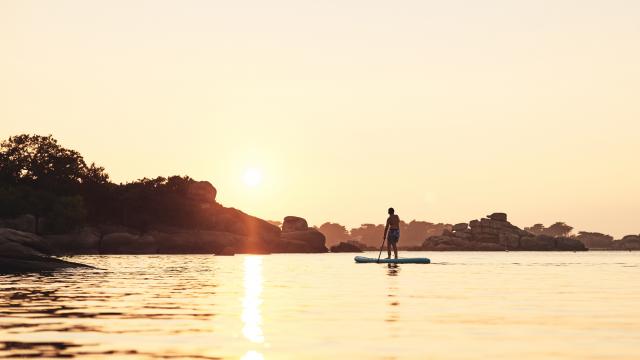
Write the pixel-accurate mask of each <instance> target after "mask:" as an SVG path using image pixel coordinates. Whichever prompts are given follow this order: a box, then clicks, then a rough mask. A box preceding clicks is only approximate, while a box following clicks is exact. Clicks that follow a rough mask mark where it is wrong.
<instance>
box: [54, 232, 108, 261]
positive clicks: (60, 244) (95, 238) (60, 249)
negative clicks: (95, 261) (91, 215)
mask: <svg viewBox="0 0 640 360" xmlns="http://www.w3.org/2000/svg"><path fill="white" fill-rule="evenodd" d="M101 237H102V235H101V233H100V231H98V229H96V228H92V227H85V228H82V229H80V230H77V231H74V232H71V233H68V234H62V235H48V236H45V239H46V240H47V241H48V243H49V245H50V246H51V248H52V249H53V252H54V253H56V254H87V255H94V254H99V253H100V238H101Z"/></svg>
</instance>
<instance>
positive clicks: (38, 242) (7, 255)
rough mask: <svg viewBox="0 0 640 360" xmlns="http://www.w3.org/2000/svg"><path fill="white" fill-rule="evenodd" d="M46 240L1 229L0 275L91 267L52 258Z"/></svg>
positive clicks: (26, 233) (24, 233)
mask: <svg viewBox="0 0 640 360" xmlns="http://www.w3.org/2000/svg"><path fill="white" fill-rule="evenodd" d="M50 250H51V249H50V247H49V245H48V243H47V241H46V240H44V239H43V238H41V237H40V236H38V235H35V234H32V233H28V232H23V231H18V230H13V229H7V228H0V273H16V272H38V271H53V270H59V269H67V268H74V267H87V268H90V266H87V265H83V264H78V263H73V262H69V261H63V260H60V259H56V258H52V257H49V256H47V255H46V254H49V253H50Z"/></svg>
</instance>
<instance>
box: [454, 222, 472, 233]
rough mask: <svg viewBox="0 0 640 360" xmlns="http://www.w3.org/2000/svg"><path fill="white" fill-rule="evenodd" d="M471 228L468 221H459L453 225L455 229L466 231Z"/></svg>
mask: <svg viewBox="0 0 640 360" xmlns="http://www.w3.org/2000/svg"><path fill="white" fill-rule="evenodd" d="M468 228H469V225H468V224H467V223H459V224H455V225H453V231H466V230H467V229H468Z"/></svg>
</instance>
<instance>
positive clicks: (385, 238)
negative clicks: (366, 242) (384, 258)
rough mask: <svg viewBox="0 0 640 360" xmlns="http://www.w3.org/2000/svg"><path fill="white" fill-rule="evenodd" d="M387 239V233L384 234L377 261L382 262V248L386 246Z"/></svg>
mask: <svg viewBox="0 0 640 360" xmlns="http://www.w3.org/2000/svg"><path fill="white" fill-rule="evenodd" d="M386 240H387V234H384V236H383V237H382V245H380V252H379V253H378V261H376V262H377V263H380V256H381V255H382V248H383V247H384V242H385V241H386Z"/></svg>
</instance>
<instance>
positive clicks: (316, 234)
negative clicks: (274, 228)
mask: <svg viewBox="0 0 640 360" xmlns="http://www.w3.org/2000/svg"><path fill="white" fill-rule="evenodd" d="M325 242H326V239H325V236H324V235H323V234H322V233H321V232H320V231H318V230H316V229H314V228H310V227H309V225H307V220H305V219H303V218H301V217H297V216H287V217H285V218H284V222H283V223H282V233H281V234H280V242H279V244H278V245H277V246H276V247H275V251H274V252H283V253H323V252H327V251H328V249H327V247H326V246H325Z"/></svg>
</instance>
